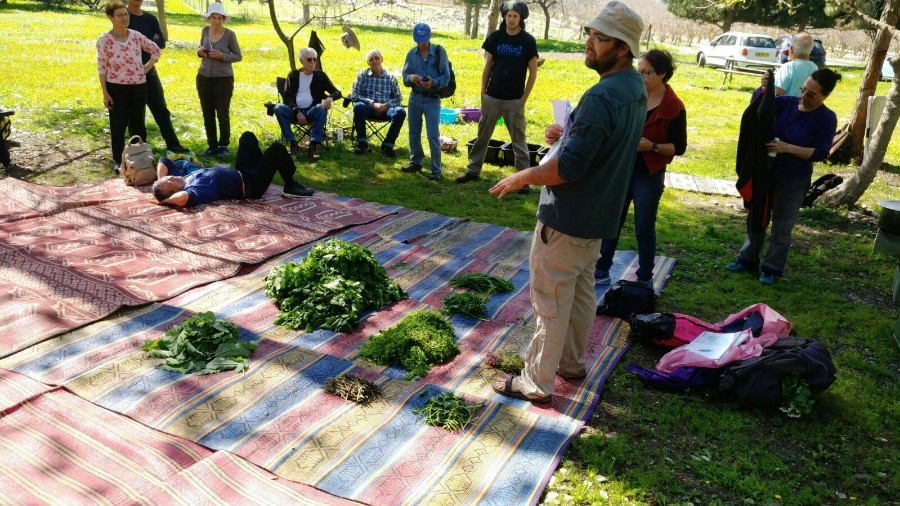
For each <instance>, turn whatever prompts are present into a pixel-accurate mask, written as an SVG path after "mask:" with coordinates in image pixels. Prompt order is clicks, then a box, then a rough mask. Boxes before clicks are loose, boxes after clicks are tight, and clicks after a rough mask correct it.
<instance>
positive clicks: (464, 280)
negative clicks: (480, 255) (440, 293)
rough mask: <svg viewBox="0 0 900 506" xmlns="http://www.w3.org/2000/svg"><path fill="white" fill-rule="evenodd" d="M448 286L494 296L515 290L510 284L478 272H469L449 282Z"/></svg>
mask: <svg viewBox="0 0 900 506" xmlns="http://www.w3.org/2000/svg"><path fill="white" fill-rule="evenodd" d="M450 286H452V287H453V288H456V289H457V290H459V289H461V288H467V289H469V290H472V291H474V292H478V293H483V294H487V295H496V294H498V293H506V292H511V291H513V290H514V289H515V287H514V286H513V284H512V283H510V282H509V281H508V280H505V279H503V278H498V277H497V276H490V275H487V274H481V273H479V272H470V273H469V274H463V275H462V276H457V277H455V278H453V279H451V280H450Z"/></svg>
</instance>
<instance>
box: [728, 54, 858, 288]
mask: <svg viewBox="0 0 900 506" xmlns="http://www.w3.org/2000/svg"><path fill="white" fill-rule="evenodd" d="M840 79H841V75H840V74H838V73H837V72H835V71H833V70H831V69H821V70H817V71H815V72H813V74H812V75H811V76H810V77H808V78H807V79H806V83H805V84H804V85H803V87H802V88H801V89H800V91H801V94H800V96H799V97H790V96H787V95H782V96H780V97H775V138H774V139H773V140H772V141H771V142H768V143H766V148H767V149H768V151H769V155H770V156H774V157H775V159H774V160H773V163H772V171H773V173H774V178H775V183H774V185H773V190H772V194H771V206H772V220H771V221H772V231H771V233H770V235H769V248H768V250H767V251H766V254H765V256H764V257H763V259H762V264H760V260H759V259H760V255H761V254H762V249H763V244H764V243H765V240H766V231H765V229H763V230H760V231H752V229H751V220H750V219H749V218H750V217H749V216H748V220H747V237H746V239H745V240H744V246H743V247H742V248H741V251H740V253H738V257H737V260H735V261H734V262H732V263H730V264H728V265H727V266H726V269H728V270H729V271H731V272H743V271H753V272H756V270H757V268H758V269H759V272H760V275H759V282H760V283H762V284H764V285H771V284H773V283H775V277H776V276H781V275H782V274H784V268H785V266H786V265H787V258H788V251H789V250H790V249H791V232H792V231H793V230H794V223H795V222H796V221H797V215H798V214H799V213H800V205H801V204H802V203H803V198H804V197H805V196H806V192H807V190H808V189H809V185H810V181H811V180H812V173H813V162H818V161H821V160H824V159H825V157H827V156H828V152H829V150H830V149H831V142H832V139H833V137H834V132H835V130H836V129H837V116H836V115H835V114H834V112H832V111H831V109H829V108H828V107H826V106H825V99H827V98H828V96H829V95H830V94H831V91H832V90H834V86H835V85H836V84H837V82H838V81H839V80H840ZM765 85H766V83H765V82H764V83H763V86H765Z"/></svg>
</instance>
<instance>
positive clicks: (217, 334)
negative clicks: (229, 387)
mask: <svg viewBox="0 0 900 506" xmlns="http://www.w3.org/2000/svg"><path fill="white" fill-rule="evenodd" d="M256 346H257V345H256V343H248V342H245V341H241V340H240V339H238V328H237V326H235V325H234V324H233V323H231V322H230V321H228V320H223V319H221V318H216V315H214V314H213V313H212V312H211V311H207V312H205V313H197V314H195V315H194V316H191V317H190V318H188V319H187V320H184V321H183V322H181V323H179V324H178V325H176V326H174V327H172V328H171V329H169V330H168V331H166V333H165V334H163V338H162V339H148V340H146V341H144V344H143V345H142V346H141V349H142V350H144V351H146V352H147V355H149V356H150V358H162V359H165V362H163V363H162V364H160V365H158V366H157V367H159V368H160V369H166V370H169V371H174V372H180V373H185V374H186V373H190V372H196V373H197V374H211V373H215V372H221V371H229V370H235V371H237V372H243V371H244V370H245V369H246V368H247V366H248V365H249V364H250V361H249V360H247V359H249V358H250V354H251V353H253V351H254V350H256Z"/></svg>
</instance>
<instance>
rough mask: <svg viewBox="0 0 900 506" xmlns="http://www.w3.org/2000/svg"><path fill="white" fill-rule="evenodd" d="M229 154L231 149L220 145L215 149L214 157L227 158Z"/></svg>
mask: <svg viewBox="0 0 900 506" xmlns="http://www.w3.org/2000/svg"><path fill="white" fill-rule="evenodd" d="M229 156H231V151H228V146H222V147H220V148H219V150H218V151H216V158H228V157H229Z"/></svg>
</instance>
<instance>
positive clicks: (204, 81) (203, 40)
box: [197, 2, 242, 157]
mask: <svg viewBox="0 0 900 506" xmlns="http://www.w3.org/2000/svg"><path fill="white" fill-rule="evenodd" d="M203 17H204V18H206V20H207V21H208V22H209V26H204V27H203V30H202V31H201V32H200V47H198V48H197V56H198V57H199V58H201V60H200V70H199V71H198V72H197V95H199V97H200V108H201V109H202V110H203V126H204V127H205V129H206V143H207V145H208V146H209V149H207V150H206V151H204V152H203V156H216V157H227V156H228V154H229V153H228V144H230V140H231V119H230V117H229V114H230V109H231V95H232V93H233V92H234V69H233V68H231V64H232V63H234V62H238V61H241V58H242V57H241V47H240V46H239V45H238V41H237V36H236V35H235V34H234V32H233V31H231V30H229V29H228V28H225V23H226V22H227V21H228V20H229V19H231V16H229V15H228V14H227V13H226V12H225V7H224V6H223V5H222V4H221V3H219V2H215V3H211V4H209V10H207V11H206V14H204V15H203ZM216 117H218V119H219V129H218V137H217V136H216V133H217V132H216Z"/></svg>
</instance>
